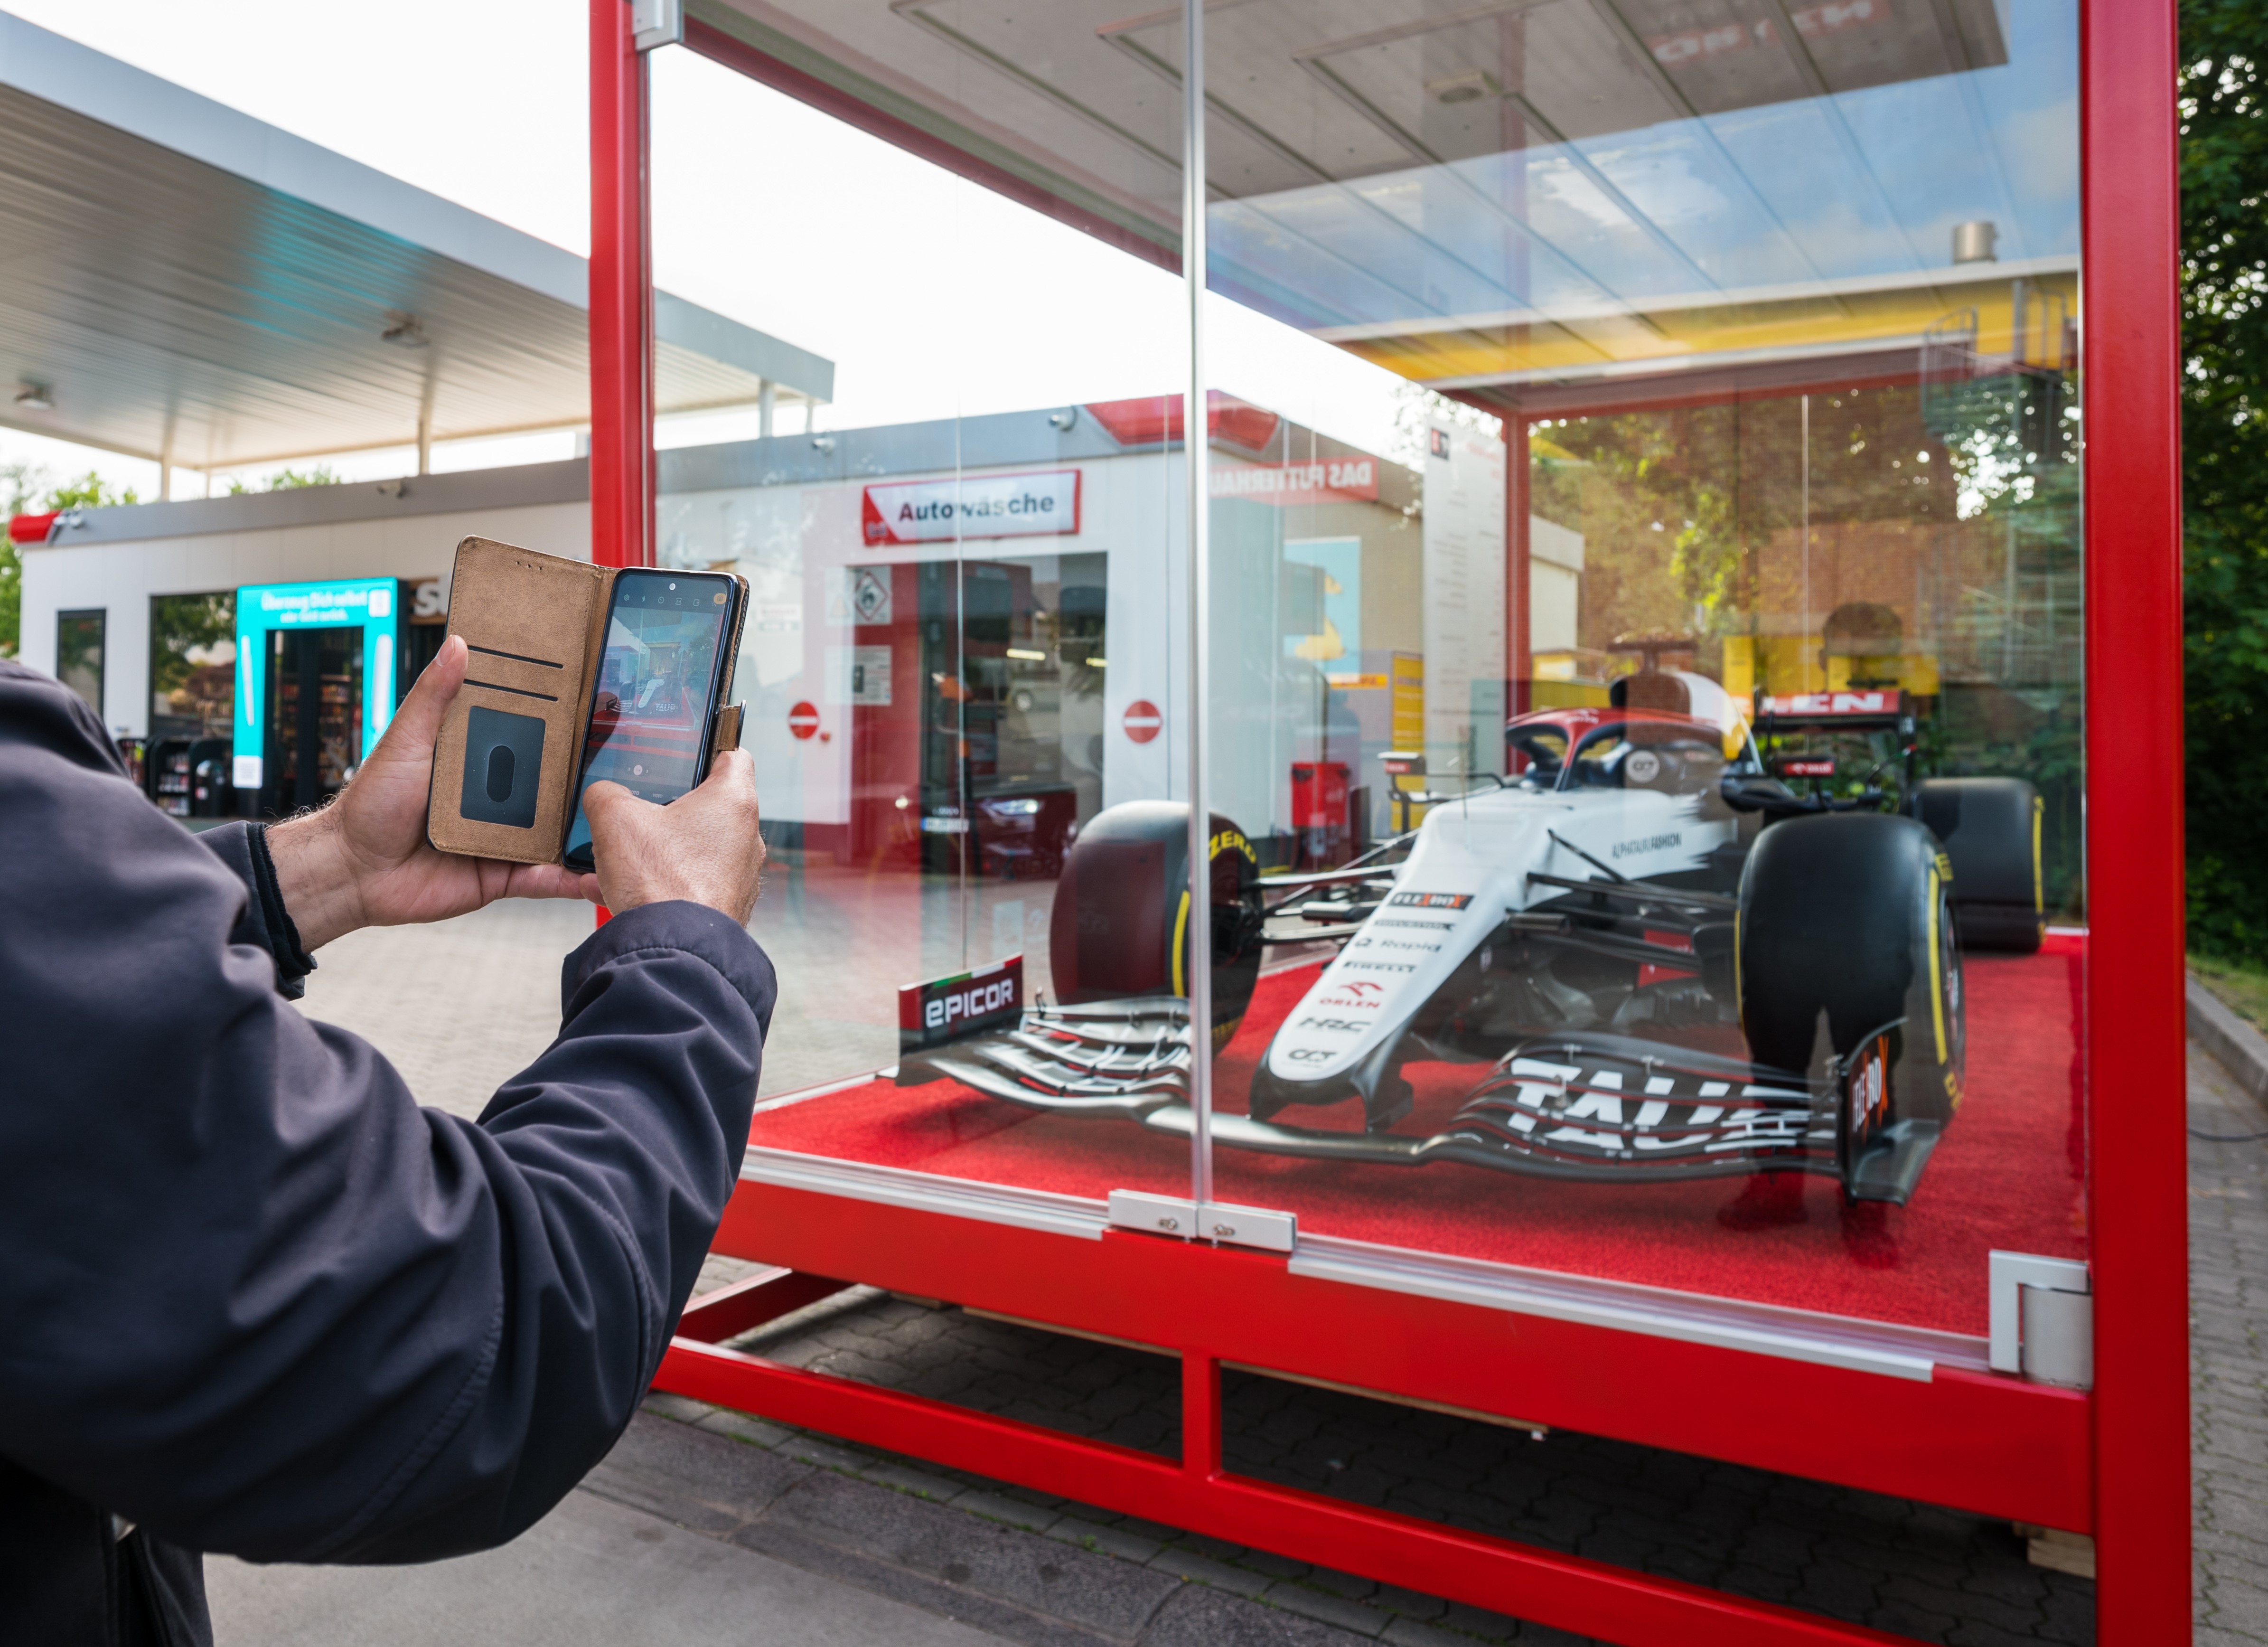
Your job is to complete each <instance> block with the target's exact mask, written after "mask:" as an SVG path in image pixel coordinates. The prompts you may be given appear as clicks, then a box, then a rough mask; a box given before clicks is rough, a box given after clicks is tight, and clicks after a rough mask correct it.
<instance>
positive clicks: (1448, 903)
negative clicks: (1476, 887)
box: [1386, 892, 1473, 909]
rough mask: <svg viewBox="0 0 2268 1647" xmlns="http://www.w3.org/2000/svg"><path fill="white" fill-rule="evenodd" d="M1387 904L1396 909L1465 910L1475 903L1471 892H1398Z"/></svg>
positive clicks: (1389, 898)
mask: <svg viewBox="0 0 2268 1647" xmlns="http://www.w3.org/2000/svg"><path fill="white" fill-rule="evenodd" d="M1386 901H1387V903H1388V905H1392V906H1393V907H1394V908H1395V909H1463V908H1465V907H1466V906H1467V905H1469V904H1471V902H1472V901H1473V895H1472V894H1471V893H1469V892H1396V893H1395V894H1394V895H1393V896H1392V897H1388V899H1387V900H1386Z"/></svg>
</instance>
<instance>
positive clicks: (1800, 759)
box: [1752, 688, 1914, 779]
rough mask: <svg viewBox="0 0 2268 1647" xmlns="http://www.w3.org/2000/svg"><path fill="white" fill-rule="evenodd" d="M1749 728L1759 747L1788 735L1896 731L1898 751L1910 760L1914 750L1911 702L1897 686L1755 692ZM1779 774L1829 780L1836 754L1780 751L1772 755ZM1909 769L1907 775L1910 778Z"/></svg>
mask: <svg viewBox="0 0 2268 1647" xmlns="http://www.w3.org/2000/svg"><path fill="white" fill-rule="evenodd" d="M1755 702H1756V718H1755V720H1754V723H1753V727H1752V730H1753V731H1754V733H1755V735H1756V744H1757V748H1758V749H1759V750H1764V749H1766V748H1769V747H1770V746H1771V743H1772V742H1773V740H1774V739H1776V738H1779V737H1785V736H1786V735H1790V734H1794V733H1806V732H1821V733H1838V732H1851V733H1863V732H1889V733H1893V734H1895V735H1896V737H1897V739H1898V741H1899V744H1900V746H1901V747H1900V750H1899V753H1900V755H1901V757H1904V760H1905V761H1906V762H1908V763H1909V764H1910V763H1911V759H1912V756H1913V751H1914V713H1913V706H1912V705H1911V704H1910V703H1908V702H1907V700H1906V695H1905V693H1904V691H1899V690H1897V689H1896V688H1891V689H1886V690H1882V691H1864V692H1858V691H1840V692H1795V693H1790V694H1787V695H1784V696H1779V697H1771V696H1767V695H1766V694H1765V693H1764V692H1763V691H1758V692H1757V693H1756V700H1755ZM1771 772H1772V775H1773V776H1774V777H1777V778H1832V777H1834V776H1835V775H1836V767H1835V757H1833V756H1832V755H1829V754H1821V753H1816V752H1813V751H1808V750H1807V751H1804V752H1802V753H1783V754H1778V755H1776V756H1774V757H1771ZM1911 775H1912V774H1911V772H1908V774H1907V776H1908V778H1909V779H1911Z"/></svg>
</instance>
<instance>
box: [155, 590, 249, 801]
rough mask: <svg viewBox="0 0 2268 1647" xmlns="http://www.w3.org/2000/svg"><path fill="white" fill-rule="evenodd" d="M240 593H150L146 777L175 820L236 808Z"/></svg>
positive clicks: (225, 591) (226, 591) (218, 591)
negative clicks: (234, 755) (234, 758)
mask: <svg viewBox="0 0 2268 1647" xmlns="http://www.w3.org/2000/svg"><path fill="white" fill-rule="evenodd" d="M236 646H237V641H236V592H235V591H234V590H232V589H222V590H217V591H214V592H213V593H210V594H207V595H151V597H150V736H149V741H148V743H147V744H146V746H145V748H144V757H143V759H144V769H143V781H144V784H145V785H146V786H147V787H148V789H149V793H150V798H151V800H152V801H156V802H157V803H158V807H159V808H160V809H162V810H164V811H166V812H168V813H171V814H172V815H173V816H175V817H216V818H217V817H226V816H230V815H231V814H232V813H233V812H234V811H235V810H236V809H237V795H236V790H235V788H234V774H233V771H232V760H231V756H232V750H233V748H234V744H233V742H232V740H233V736H234V731H235V724H236V680H237V668H236Z"/></svg>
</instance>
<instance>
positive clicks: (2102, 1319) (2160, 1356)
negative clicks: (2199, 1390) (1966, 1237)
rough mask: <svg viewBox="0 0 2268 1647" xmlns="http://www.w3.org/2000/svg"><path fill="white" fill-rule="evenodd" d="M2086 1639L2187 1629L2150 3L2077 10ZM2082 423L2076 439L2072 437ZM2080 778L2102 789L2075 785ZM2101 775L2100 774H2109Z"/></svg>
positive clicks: (2178, 981)
mask: <svg viewBox="0 0 2268 1647" xmlns="http://www.w3.org/2000/svg"><path fill="white" fill-rule="evenodd" d="M2175 51H2176V45H2175V25H2174V8H2173V6H2172V4H2169V3H2168V0H2154V3H2150V4H2145V3H2143V0H2087V4H2084V5H2083V6H2081V8H2080V168H2081V169H2080V177H2081V180H2082V181H2081V185H2080V187H2081V189H2082V191H2083V192H2082V195H2081V203H2082V219H2081V227H2080V237H2081V239H2080V247H2081V256H2080V281H2081V283H2082V284H2081V291H2082V292H2083V295H2084V301H2083V303H2082V305H2081V309H2080V314H2081V320H2080V382H2081V385H2082V388H2083V390H2084V397H2085V404H2086V407H2087V410H2088V419H2089V422H2090V424H2095V423H2099V424H2100V425H2101V432H2100V434H2099V436H2097V438H2095V439H2090V440H2088V443H2087V471H2086V476H2085V487H2086V491H2085V509H2086V514H2087V661H2088V669H2087V756H2088V774H2089V782H2088V821H2087V830H2088V862H2089V863H2090V864H2095V865H2100V866H2103V867H2104V868H2110V866H2114V865H2115V866H2116V872H2115V873H2111V874H2100V875H2090V876H2089V877H2088V925H2089V926H2090V927H2092V928H2093V932H2094V937H2093V941H2092V942H2090V943H2089V944H2088V964H2087V1016H2086V1023H2085V1024H2084V1026H2083V1033H2084V1034H2085V1036H2086V1067H2087V1080H2088V1112H2089V1113H2090V1115H2092V1114H2093V1113H2095V1112H2096V1106H2097V1105H2099V1104H2112V1105H2115V1106H2116V1107H2117V1114H2118V1117H2119V1124H2118V1134H2117V1137H2118V1143H2117V1148H2115V1149H2107V1148H2090V1149H2089V1150H2088V1202H2089V1209H2090V1212H2091V1215H2092V1217H2093V1221H2094V1227H2093V1230H2091V1232H2090V1239H2089V1242H2088V1245H2089V1248H2090V1250H2091V1251H2092V1252H2093V1255H2094V1257H2093V1262H2094V1288H2095V1515H2096V1520H2097V1524H2098V1532H2097V1535H2096V1555H2095V1570H2096V1573H2097V1574H2098V1577H2097V1581H2096V1589H2095V1629H2096V1639H2097V1640H2099V1641H2101V1642H2103V1643H2107V1644H2110V1647H2124V1643H2139V1642H2175V1641H2187V1640H2188V1639H2189V1631H2190V1425H2189V1415H2190V1385H2189V1376H2190V1363H2189V1308H2188V1304H2189V1217H2188V1194H2187V1185H2188V1163H2187V1148H2186V1140H2185V1134H2184V1129H2183V1122H2184V1117H2185V1114H2186V1110H2185V1102H2186V1099H2185V1094H2184V1087H2183V1038H2184V1036H2185V1034H2186V1030H2185V1028H2184V1024H2183V1005H2182V964H2183V884H2182V561H2181V542H2182V499H2181V476H2182V463H2181V420H2180V406H2179V403H2178V400H2177V397H2176V383H2177V381H2178V378H2177V373H2178V370H2179V366H2180V358H2181V357H2180V352H2179V351H2180V347H2181V315H2180V308H2179V299H2178V296H2177V293H2176V286H2175V281H2174V270H2175V267H2176V257H2177V256H2178V255H2179V249H2180V245H2181V218H2180V199H2181V196H2180V190H2179V183H2178V181H2177V180H2178V159H2177V157H2178V144H2177V138H2176V127H2175V118H2174V92H2173V87H2174V72H2175V68H2176V56H2175ZM2092 432H2094V431H2093V430H2090V433H2092ZM2095 773H2102V774H2103V776H2104V777H2105V779H2108V781H2105V782H2102V783H2097V782H2095V781H2093V776H2094V774H2095ZM2113 774H2115V777H2114V776H2112V775H2113Z"/></svg>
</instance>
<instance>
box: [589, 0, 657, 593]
mask: <svg viewBox="0 0 2268 1647" xmlns="http://www.w3.org/2000/svg"><path fill="white" fill-rule="evenodd" d="M649 146H650V145H649V144H648V143H647V141H646V74H645V59H644V56H642V55H640V54H639V52H638V50H637V47H636V46H635V45H634V44H632V42H631V35H630V0H591V288H590V314H591V558H592V559H593V560H594V561H595V562H597V563H598V564H599V565H601V566H650V565H652V564H653V502H654V461H653V256H652V214H651V209H650V202H649V196H650V193H651V191H650V190H649V189H648V188H647V175H646V166H647V151H648V149H649Z"/></svg>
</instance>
